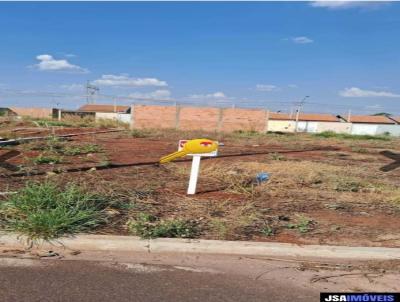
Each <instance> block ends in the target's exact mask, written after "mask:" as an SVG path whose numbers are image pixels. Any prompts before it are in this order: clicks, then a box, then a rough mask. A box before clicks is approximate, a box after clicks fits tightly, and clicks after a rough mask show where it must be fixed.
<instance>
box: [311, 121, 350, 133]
mask: <svg viewBox="0 0 400 302" xmlns="http://www.w3.org/2000/svg"><path fill="white" fill-rule="evenodd" d="M325 131H333V132H336V133H351V123H342V122H318V125H317V132H318V133H321V132H325Z"/></svg>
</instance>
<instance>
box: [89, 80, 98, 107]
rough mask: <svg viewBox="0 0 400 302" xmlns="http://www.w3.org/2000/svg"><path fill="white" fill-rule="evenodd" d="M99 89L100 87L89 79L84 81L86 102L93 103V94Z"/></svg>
mask: <svg viewBox="0 0 400 302" xmlns="http://www.w3.org/2000/svg"><path fill="white" fill-rule="evenodd" d="M99 91H100V88H99V87H97V86H95V85H92V84H90V82H89V81H87V83H86V103H88V104H94V103H95V98H94V97H95V95H96V93H98V92H99Z"/></svg>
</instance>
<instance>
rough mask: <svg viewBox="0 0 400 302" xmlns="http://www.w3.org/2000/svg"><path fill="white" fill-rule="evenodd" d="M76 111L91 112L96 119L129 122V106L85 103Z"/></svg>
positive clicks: (130, 116) (130, 117)
mask: <svg viewBox="0 0 400 302" xmlns="http://www.w3.org/2000/svg"><path fill="white" fill-rule="evenodd" d="M77 111H78V112H87V113H89V112H91V113H94V114H95V117H96V120H98V119H111V120H116V121H120V122H123V123H128V124H130V123H131V120H132V115H131V106H121V105H102V104H86V105H83V106H81V107H80V108H79V109H78V110H77Z"/></svg>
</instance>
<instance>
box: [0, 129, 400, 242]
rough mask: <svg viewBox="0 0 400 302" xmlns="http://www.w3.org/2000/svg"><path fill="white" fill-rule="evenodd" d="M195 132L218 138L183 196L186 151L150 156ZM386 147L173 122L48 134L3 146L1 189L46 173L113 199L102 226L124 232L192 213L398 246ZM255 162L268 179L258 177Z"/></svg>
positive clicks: (236, 234) (219, 235)
mask: <svg viewBox="0 0 400 302" xmlns="http://www.w3.org/2000/svg"><path fill="white" fill-rule="evenodd" d="M1 127H2V129H0V136H2V134H1V132H3V133H8V136H10V133H14V137H23V136H29V135H32V136H37V135H42V134H43V135H48V134H49V133H50V134H51V133H55V134H67V133H79V132H88V131H96V129H94V128H93V129H92V128H91V129H88V128H55V129H56V130H53V129H40V128H38V129H35V126H33V127H27V126H26V125H24V124H19V125H14V124H12V125H11V124H10V125H9V124H7V125H2V126H1ZM20 128H27V129H25V130H17V131H14V130H16V129H20ZM97 130H99V129H97ZM103 130H104V129H103ZM27 132H28V133H27ZM3 137H4V135H3ZM197 137H208V138H211V139H217V140H219V141H220V142H223V143H224V146H222V147H220V151H219V155H220V157H218V158H214V159H209V160H203V161H202V163H201V166H202V167H201V175H200V179H199V185H198V194H196V195H195V196H193V197H189V196H187V195H186V194H185V192H186V187H187V181H188V175H189V169H190V161H188V160H186V161H182V162H175V163H170V164H166V165H162V166H159V165H157V164H155V163H154V162H157V160H158V159H159V158H160V157H161V156H163V155H166V154H168V153H170V152H173V151H176V148H177V141H178V139H190V138H197ZM385 150H389V151H391V152H394V153H400V140H398V139H388V140H384V139H379V140H373V139H354V138H347V139H343V138H324V137H317V136H313V135H307V134H298V135H293V134H292V135H289V134H287V135H280V134H257V133H252V132H250V133H234V134H229V135H228V134H225V135H224V134H216V133H202V132H186V133H184V132H178V131H173V130H171V131H162V132H161V131H156V130H155V131H133V132H131V131H123V132H114V133H103V134H92V135H82V136H76V137H71V138H67V139H63V140H61V139H57V138H54V137H53V138H50V139H47V140H41V141H33V142H29V143H24V144H20V145H16V146H8V147H2V148H1V149H0V157H3V159H2V161H3V163H2V164H1V165H2V166H1V167H0V174H1V175H0V176H1V177H0V192H13V191H17V190H18V189H20V188H22V187H23V186H25V184H26V182H29V181H45V180H51V181H54V182H57V183H60V184H61V185H64V184H67V183H71V182H74V183H77V184H79V185H81V186H82V187H83V188H84V189H85V190H89V191H96V192H98V193H99V194H103V195H106V196H109V197H110V198H116V199H118V200H120V201H121V202H122V204H123V205H124V206H122V207H120V208H118V209H112V210H110V211H109V216H110V223H109V224H108V225H106V226H103V227H102V228H100V229H98V232H100V233H115V234H130V233H131V232H132V228H131V227H130V226H131V225H132V223H135V221H136V220H137V217H138V215H140V213H142V214H143V213H146V214H149V215H152V216H153V217H155V218H156V219H158V220H171V219H183V220H185V221H190V223H191V224H192V225H195V226H196V230H197V232H196V234H195V236H196V237H201V238H207V239H228V240H257V241H280V242H294V243H299V244H315V243H323V244H340V245H367V246H400V189H399V183H400V168H399V169H394V170H392V171H389V172H382V171H381V170H380V168H381V167H382V166H384V165H387V164H389V163H391V162H392V160H391V159H389V158H387V157H385V156H383V155H381V154H380V152H381V151H385ZM10 152H11V153H10ZM7 154H8V155H7ZM4 159H6V160H5V161H4ZM4 162H5V163H6V164H4ZM71 168H85V169H81V170H82V171H77V172H72V171H70V172H68V170H70V169H71ZM77 170H79V169H77ZM259 172H267V173H269V174H270V179H269V180H268V181H267V182H263V183H261V184H257V183H256V182H255V178H256V175H257V174H258V173H259ZM35 174H39V175H35ZM7 196H9V195H8V194H3V195H2V196H1V197H0V198H1V199H2V200H5V199H6V198H7Z"/></svg>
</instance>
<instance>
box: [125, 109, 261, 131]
mask: <svg viewBox="0 0 400 302" xmlns="http://www.w3.org/2000/svg"><path fill="white" fill-rule="evenodd" d="M131 113H132V123H131V126H132V128H175V129H185V130H207V131H224V132H232V131H235V130H244V131H267V130H268V111H267V110H262V109H242V108H216V107H181V106H158V105H134V106H132V110H131Z"/></svg>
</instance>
